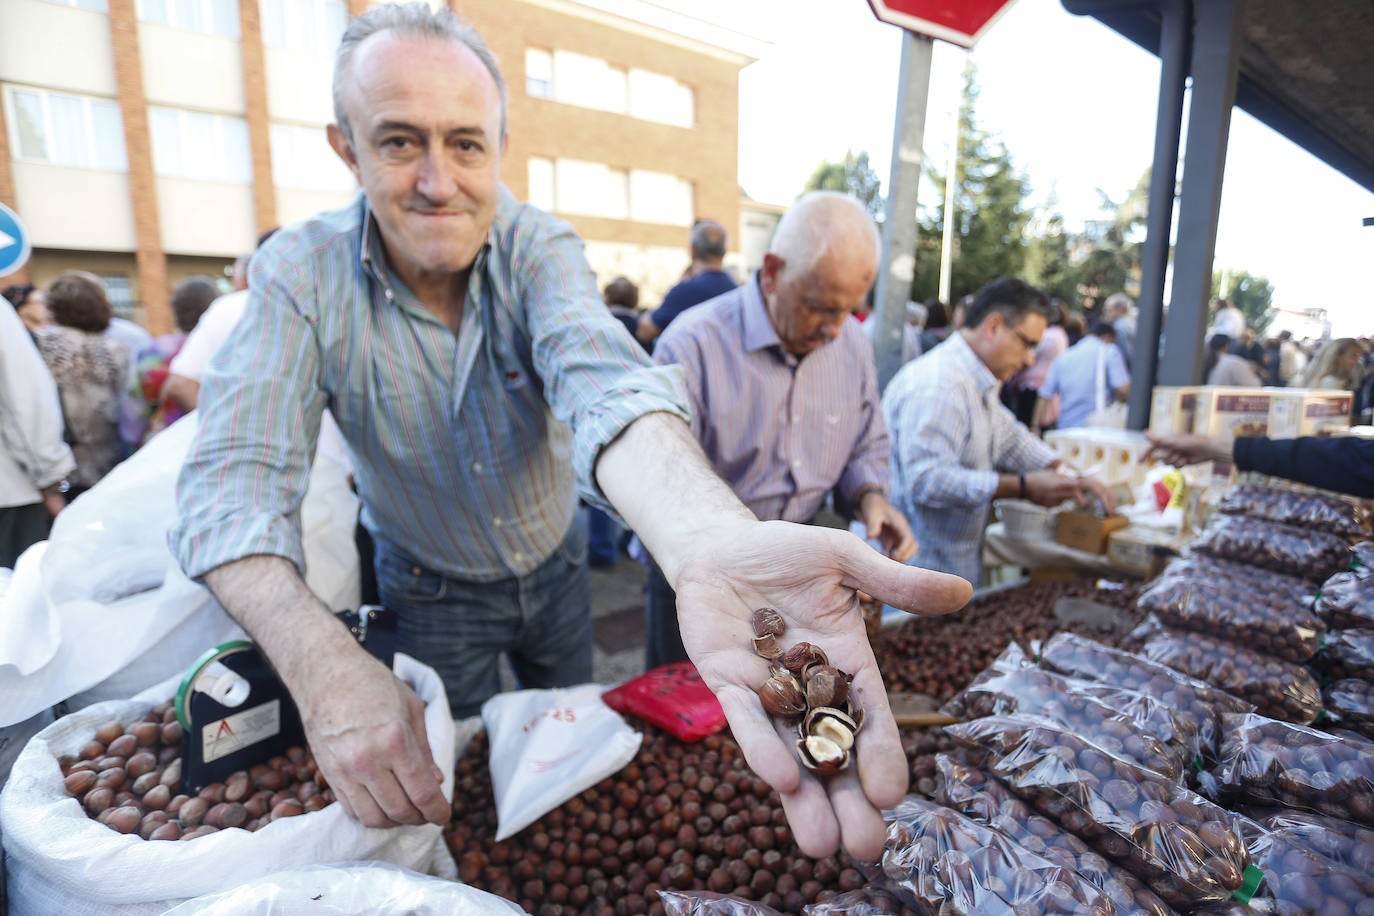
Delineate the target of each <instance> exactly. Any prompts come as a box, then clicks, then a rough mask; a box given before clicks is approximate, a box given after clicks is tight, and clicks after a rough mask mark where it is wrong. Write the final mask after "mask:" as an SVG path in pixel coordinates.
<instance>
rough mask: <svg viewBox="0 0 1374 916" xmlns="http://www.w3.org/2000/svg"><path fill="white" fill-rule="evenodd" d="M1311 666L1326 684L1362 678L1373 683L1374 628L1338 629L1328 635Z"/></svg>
mask: <svg viewBox="0 0 1374 916" xmlns="http://www.w3.org/2000/svg"><path fill="white" fill-rule="evenodd" d="M1312 667H1313V668H1315V669H1317V673H1318V674H1320V675H1321V676H1322V679H1323V681H1328V680H1330V681H1337V680H1340V679H1342V678H1361V679H1363V680H1366V681H1374V629H1366V630H1338V631H1336V632H1333V633H1328V634H1326V639H1325V641H1324V642H1323V643H1322V647H1321V649H1319V650H1318V651H1317V657H1316V658H1314V659H1313V660H1312Z"/></svg>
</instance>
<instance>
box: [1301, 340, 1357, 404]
mask: <svg viewBox="0 0 1374 916" xmlns="http://www.w3.org/2000/svg"><path fill="white" fill-rule="evenodd" d="M1362 356H1364V351H1363V350H1362V349H1361V348H1360V342H1359V341H1358V340H1356V339H1355V338H1353V337H1338V338H1336V339H1335V340H1332V341H1328V342H1327V344H1326V346H1324V347H1322V348H1321V350H1319V351H1318V352H1317V355H1316V356H1315V357H1313V359H1312V362H1310V363H1308V364H1307V368H1306V369H1304V370H1303V371H1302V372H1301V373H1300V374H1299V375H1298V377H1297V378H1296V379H1295V380H1294V381H1293V382H1292V385H1293V387H1294V388H1324V389H1327V390H1330V391H1354V390H1355V388H1356V387H1358V386H1359V384H1360V382H1361V381H1362V379H1361V375H1360V358H1361V357H1362Z"/></svg>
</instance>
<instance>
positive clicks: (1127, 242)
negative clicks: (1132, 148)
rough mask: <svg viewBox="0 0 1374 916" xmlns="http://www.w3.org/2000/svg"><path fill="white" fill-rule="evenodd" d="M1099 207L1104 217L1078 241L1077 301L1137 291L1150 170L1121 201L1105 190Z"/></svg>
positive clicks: (1091, 225)
mask: <svg viewBox="0 0 1374 916" xmlns="http://www.w3.org/2000/svg"><path fill="white" fill-rule="evenodd" d="M1098 194H1100V195H1101V196H1102V209H1103V210H1104V211H1105V212H1107V213H1110V214H1111V216H1110V218H1109V219H1107V220H1102V221H1099V222H1096V223H1093V224H1090V226H1089V227H1088V230H1087V231H1086V232H1085V233H1084V235H1083V236H1081V237H1080V238H1079V239H1078V240H1077V242H1078V246H1077V247H1078V251H1079V254H1078V257H1077V258H1076V259H1075V262H1074V266H1073V271H1072V273H1073V279H1074V287H1075V290H1074V291H1075V292H1076V293H1077V296H1078V300H1079V301H1080V302H1084V303H1086V302H1087V301H1089V300H1093V301H1094V302H1095V303H1100V302H1101V301H1102V300H1103V299H1105V298H1107V297H1108V296H1110V295H1111V294H1112V293H1116V292H1125V293H1127V294H1129V295H1131V296H1137V295H1139V293H1140V255H1141V252H1142V250H1143V249H1144V247H1145V234H1144V228H1145V218H1146V213H1147V210H1148V208H1149V201H1150V170H1149V169H1146V170H1145V173H1144V174H1143V175H1141V176H1140V180H1139V181H1138V182H1136V186H1135V187H1134V188H1133V189H1132V190H1131V191H1130V193H1129V194H1127V195H1126V197H1125V199H1124V200H1121V201H1119V202H1118V201H1116V200H1114V199H1112V198H1111V197H1109V196H1108V195H1107V194H1106V193H1105V192H1104V191H1102V190H1100V189H1099V190H1098Z"/></svg>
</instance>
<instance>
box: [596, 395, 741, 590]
mask: <svg viewBox="0 0 1374 916" xmlns="http://www.w3.org/2000/svg"><path fill="white" fill-rule="evenodd" d="M595 473H596V480H597V483H598V484H599V485H600V486H601V489H602V492H604V493H605V494H606V497H607V498H608V499H609V500H610V501H611V504H612V505H614V506H615V508H616V510H617V511H618V512H619V513H620V514H621V516H622V517H623V518H624V519H625V521H626V522H628V523H629V525H630V527H631V528H633V529H634V530H635V532H636V533H637V534H638V535H639V537H640V539H641V540H642V541H644V544H645V546H647V547H648V548H649V552H650V553H652V554H653V555H654V559H655V560H656V561H657V562H658V564H659V566H660V567H662V568H663V572H664V575H665V576H666V577H667V579H668V581H669V582H670V583H672V582H673V581H675V580H674V576H675V574H676V572H677V565H678V561H677V558H678V557H679V556H681V555H682V554H683V553H684V552H685V551H686V550H687V549H688V548H690V546H691V545H692V542H693V540H694V539H695V538H697V537H700V536H702V534H703V532H705V531H706V530H707V529H708V528H710V527H712V526H714V525H719V524H721V523H723V522H729V521H730V520H738V521H753V520H754V515H753V513H751V512H750V511H749V509H748V508H747V507H746V506H745V505H744V503H742V502H740V500H739V497H737V496H736V495H735V493H734V491H733V490H731V489H730V487H729V485H728V484H726V483H725V481H723V480H721V479H720V477H719V475H717V474H716V472H715V471H714V470H712V468H711V464H710V462H709V461H707V459H706V455H705V453H703V452H702V450H701V446H700V445H698V444H697V441H696V439H695V438H694V437H693V436H692V431H691V429H690V428H689V427H688V426H687V424H686V423H684V422H683V421H682V420H680V419H679V418H677V417H675V416H673V415H672V414H668V413H651V414H645V415H644V416H642V417H640V418H639V419H638V420H635V421H634V422H633V423H631V424H630V425H629V426H628V427H626V428H625V431H624V432H622V433H621V434H620V436H619V437H618V438H616V440H615V441H614V442H612V443H611V444H610V445H608V446H607V447H606V448H605V449H604V450H603V451H602V453H601V456H600V458H598V459H597V462H596V472H595Z"/></svg>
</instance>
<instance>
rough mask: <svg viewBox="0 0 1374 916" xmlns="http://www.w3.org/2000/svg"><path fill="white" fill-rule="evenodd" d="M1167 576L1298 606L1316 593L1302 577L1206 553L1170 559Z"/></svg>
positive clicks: (1166, 567) (1165, 568) (1315, 588)
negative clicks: (1255, 594)
mask: <svg viewBox="0 0 1374 916" xmlns="http://www.w3.org/2000/svg"><path fill="white" fill-rule="evenodd" d="M1166 576H1179V577H1182V578H1186V579H1196V580H1201V581H1204V582H1217V583H1219V584H1222V585H1227V586H1230V587H1232V588H1239V589H1251V590H1253V591H1256V592H1263V593H1264V594H1266V595H1269V596H1270V597H1273V598H1279V599H1283V600H1285V601H1292V602H1294V603H1297V604H1301V603H1303V602H1306V601H1307V600H1308V599H1310V598H1311V597H1312V596H1313V595H1314V594H1315V593H1316V591H1317V586H1315V585H1314V584H1312V582H1310V581H1309V580H1307V579H1304V578H1302V577H1300V576H1290V575H1286V574H1284V573H1276V572H1273V571H1272V570H1268V569H1262V568H1260V567H1258V566H1251V565H1250V564H1249V563H1238V562H1236V561H1234V560H1223V559H1221V558H1219V557H1213V556H1208V555H1207V554H1205V553H1194V554H1189V555H1188V556H1186V557H1179V558H1178V559H1175V560H1170V561H1169V565H1168V566H1165V567H1164V571H1163V572H1161V573H1160V577H1161V578H1163V577H1166Z"/></svg>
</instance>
